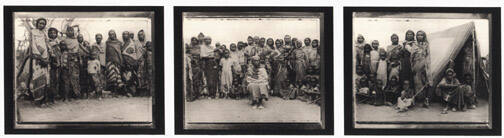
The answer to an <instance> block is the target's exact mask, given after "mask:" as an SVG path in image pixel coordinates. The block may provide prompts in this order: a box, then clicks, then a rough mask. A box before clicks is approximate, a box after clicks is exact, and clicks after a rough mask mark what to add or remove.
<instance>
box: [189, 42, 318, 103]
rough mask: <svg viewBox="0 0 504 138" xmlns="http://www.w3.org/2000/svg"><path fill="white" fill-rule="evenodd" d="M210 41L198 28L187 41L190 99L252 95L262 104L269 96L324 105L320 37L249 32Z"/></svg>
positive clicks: (236, 97)
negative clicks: (242, 36)
mask: <svg viewBox="0 0 504 138" xmlns="http://www.w3.org/2000/svg"><path fill="white" fill-rule="evenodd" d="M228 46H229V47H227V46H226V45H225V44H221V43H215V45H213V44H212V39H211V37H209V36H205V35H204V34H203V33H200V34H199V35H198V36H197V37H192V38H191V42H190V43H189V44H187V43H186V44H185V49H186V51H185V52H186V54H185V58H184V61H185V65H184V67H185V74H186V76H185V78H186V80H185V84H186V85H185V88H186V91H185V93H186V100H187V101H189V102H191V101H194V100H197V99H199V98H208V99H214V98H226V99H227V98H234V99H241V98H246V97H248V98H249V99H250V101H251V104H252V107H253V108H254V109H255V108H259V109H261V108H264V102H265V101H267V100H268V99H269V96H278V97H281V98H283V99H285V100H288V99H300V100H302V101H306V102H310V103H316V104H320V102H321V101H320V85H319V84H320V83H319V77H320V47H319V40H317V39H313V40H311V39H310V38H306V39H305V40H304V46H303V43H302V42H301V41H299V40H297V38H291V36H289V35H286V36H285V38H284V39H276V40H274V39H273V38H268V39H265V38H262V37H258V36H255V37H252V36H249V37H248V38H247V41H246V42H243V41H239V42H237V43H230V44H229V45H228Z"/></svg>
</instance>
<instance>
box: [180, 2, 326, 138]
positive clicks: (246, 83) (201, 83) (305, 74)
mask: <svg viewBox="0 0 504 138" xmlns="http://www.w3.org/2000/svg"><path fill="white" fill-rule="evenodd" d="M332 12H333V10H332V8H331V7H177V6H176V7H175V8H174V17H175V20H174V21H175V23H174V24H175V47H174V49H175V78H176V79H175V88H176V91H175V113H176V114H175V122H176V126H175V128H176V131H175V134H257V135H265V134H275V135H284V134H310V135H312V134H313V135H330V134H333V133H334V132H333V127H334V126H333V85H332V83H333V81H332V79H333V78H332V71H333V70H332V57H333V56H332V47H333V40H332V39H333V35H332V34H333V32H332V25H333V24H332V20H333V18H332Z"/></svg>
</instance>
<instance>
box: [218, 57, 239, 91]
mask: <svg viewBox="0 0 504 138" xmlns="http://www.w3.org/2000/svg"><path fill="white" fill-rule="evenodd" d="M223 54H224V57H223V58H221V60H220V63H219V64H220V67H221V76H220V81H221V82H220V84H221V89H220V90H221V92H222V94H223V97H224V98H226V99H228V98H229V93H230V91H232V85H233V66H234V65H233V64H234V62H235V61H236V60H233V59H231V58H230V57H229V50H227V49H226V50H224V51H223ZM231 93H233V92H231Z"/></svg>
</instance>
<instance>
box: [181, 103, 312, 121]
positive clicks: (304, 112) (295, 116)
mask: <svg viewBox="0 0 504 138" xmlns="http://www.w3.org/2000/svg"><path fill="white" fill-rule="evenodd" d="M185 117H186V118H185V119H186V122H192V123H196V122H226V123H230V122H231V123H232V122H256V123H257V122H319V121H320V106H318V105H316V104H309V103H307V102H302V101H300V100H283V99H281V98H278V97H270V98H269V101H266V103H265V108H264V109H252V106H251V105H250V102H249V100H248V99H241V100H232V99H200V100H196V101H193V102H186V103H185Z"/></svg>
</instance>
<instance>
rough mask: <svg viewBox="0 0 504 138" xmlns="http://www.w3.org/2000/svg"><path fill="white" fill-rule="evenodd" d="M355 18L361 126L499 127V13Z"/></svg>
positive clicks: (355, 96)
mask: <svg viewBox="0 0 504 138" xmlns="http://www.w3.org/2000/svg"><path fill="white" fill-rule="evenodd" d="M349 14H350V13H349ZM351 14H352V19H351V20H352V28H351V30H352V31H351V32H352V34H351V37H352V45H345V47H351V49H352V57H351V59H352V60H351V61H352V64H346V66H349V65H352V66H351V68H352V76H351V78H352V85H351V86H352V87H351V90H352V91H345V92H346V93H351V95H352V97H351V98H352V105H351V106H352V107H351V108H353V112H352V117H353V122H352V123H353V127H355V128H392V129H399V128H402V129H414V128H429V129H492V127H494V126H492V125H493V123H492V120H494V119H495V118H500V115H499V116H492V111H493V110H492V107H493V106H495V104H500V103H498V102H495V101H494V100H495V98H500V96H497V97H495V98H494V97H493V96H496V95H498V94H496V93H500V91H492V82H493V81H496V79H500V78H499V77H496V76H495V74H493V72H495V70H494V68H493V67H495V65H494V64H496V63H495V62H493V60H494V58H495V57H494V56H495V55H493V54H495V53H492V52H491V50H495V49H494V48H495V47H500V45H497V44H496V43H494V42H493V41H492V40H493V39H498V37H496V36H492V35H494V34H492V33H491V31H492V30H493V29H495V27H496V26H499V25H500V24H493V23H492V20H495V19H494V18H493V17H494V16H493V15H492V14H491V13H488V12H487V13H484V12H481V13H456V12H454V13H449V12H421V11H420V12H379V11H372V12H368V11H357V12H352V13H351ZM498 33H500V32H498ZM345 58H350V57H345ZM497 64H500V63H497ZM346 87H348V86H346ZM345 98H349V97H345ZM346 106H350V105H346ZM499 107H500V106H499ZM498 110H500V109H498ZM499 120H500V119H499ZM499 129H500V128H499Z"/></svg>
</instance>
